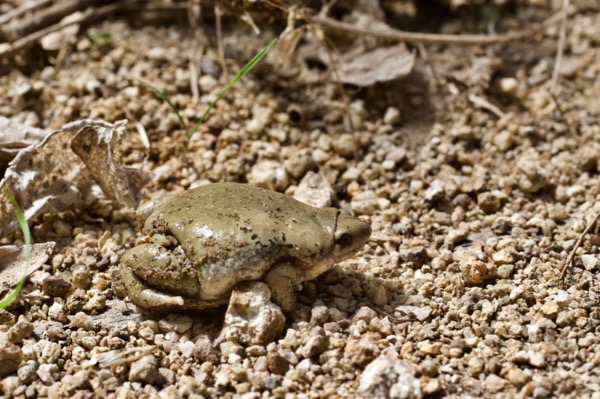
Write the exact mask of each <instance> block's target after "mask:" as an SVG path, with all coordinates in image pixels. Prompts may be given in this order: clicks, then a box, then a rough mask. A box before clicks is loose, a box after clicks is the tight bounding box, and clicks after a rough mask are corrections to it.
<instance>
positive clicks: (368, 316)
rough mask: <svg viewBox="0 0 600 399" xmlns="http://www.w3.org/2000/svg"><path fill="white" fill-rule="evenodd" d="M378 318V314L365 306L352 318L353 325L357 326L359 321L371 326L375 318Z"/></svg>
mask: <svg viewBox="0 0 600 399" xmlns="http://www.w3.org/2000/svg"><path fill="white" fill-rule="evenodd" d="M375 317H377V312H375V311H374V310H373V309H371V308H370V307H368V306H363V307H361V308H360V309H358V310H357V311H356V313H355V314H354V316H353V317H352V324H356V323H357V322H358V321H359V320H363V321H364V322H365V323H367V324H369V323H370V322H371V320H372V319H373V318H375Z"/></svg>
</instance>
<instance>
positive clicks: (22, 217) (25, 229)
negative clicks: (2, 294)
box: [0, 189, 31, 309]
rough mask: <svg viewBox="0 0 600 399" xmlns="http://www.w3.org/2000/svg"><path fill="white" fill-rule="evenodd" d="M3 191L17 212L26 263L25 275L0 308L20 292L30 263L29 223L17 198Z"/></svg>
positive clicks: (8, 303) (4, 307)
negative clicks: (23, 241)
mask: <svg viewBox="0 0 600 399" xmlns="http://www.w3.org/2000/svg"><path fill="white" fill-rule="evenodd" d="M5 192H6V195H7V196H8V199H9V200H10V202H12V204H13V206H14V207H15V213H16V214H17V219H18V220H19V225H20V226H21V230H22V231H23V238H24V239H25V265H26V268H25V275H24V276H23V277H22V278H21V281H19V284H17V286H16V287H15V289H14V290H13V291H12V292H11V293H10V295H9V296H8V297H7V298H6V299H5V300H3V301H2V302H0V309H6V308H7V307H8V306H9V305H10V304H11V303H12V302H13V301H14V300H15V298H16V297H17V296H18V295H19V293H20V292H21V289H22V288H23V286H24V285H25V281H26V280H27V271H28V270H29V266H30V264H31V232H30V231H29V225H27V219H25V215H24V214H23V211H22V210H21V207H20V206H19V204H18V203H17V200H15V197H14V196H13V195H12V193H11V192H10V191H9V190H8V189H5Z"/></svg>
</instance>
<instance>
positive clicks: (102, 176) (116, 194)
mask: <svg viewBox="0 0 600 399" xmlns="http://www.w3.org/2000/svg"><path fill="white" fill-rule="evenodd" d="M126 123H127V121H125V120H123V121H118V122H116V123H114V124H111V123H108V122H104V121H99V120H81V121H76V122H72V123H69V124H67V125H65V126H64V127H63V129H61V130H57V131H54V132H52V133H49V134H48V135H47V136H46V138H45V139H44V140H43V141H42V142H41V143H39V144H38V145H35V146H31V147H28V148H26V149H24V150H23V151H21V152H20V153H19V154H18V155H17V157H16V158H15V159H14V160H13V161H12V162H11V163H10V164H9V168H8V169H7V170H6V174H5V177H4V179H3V180H2V181H1V182H0V236H5V235H7V234H10V233H12V232H14V231H15V230H16V229H17V228H18V221H17V218H16V215H15V212H14V210H13V207H12V204H11V203H10V201H9V200H8V197H7V196H6V193H5V189H9V190H10V191H11V192H12V193H13V195H14V196H15V199H16V200H17V202H18V203H19V205H20V206H21V208H22V209H23V211H24V213H25V216H26V218H27V219H28V220H29V219H31V218H32V217H34V216H35V215H38V214H40V213H42V212H49V211H53V212H57V211H58V212H60V211H64V210H66V209H73V208H81V207H83V206H85V205H86V204H89V203H91V202H92V201H93V200H94V199H95V197H94V195H93V192H92V186H93V185H94V184H98V185H99V186H100V187H101V188H102V190H103V191H104V194H105V195H106V196H107V197H109V198H110V199H112V200H113V201H115V202H117V203H118V204H120V205H122V206H129V207H135V206H137V204H138V203H139V201H140V200H141V193H140V191H139V189H140V187H141V185H142V184H143V183H144V180H145V179H144V175H143V172H141V171H137V174H136V173H133V172H132V170H131V169H128V168H125V167H124V166H123V165H122V164H121V162H120V161H121V160H120V158H119V157H118V155H117V154H118V153H119V152H118V148H119V146H120V143H121V136H122V134H123V131H124V130H125V125H126ZM86 165H87V167H86Z"/></svg>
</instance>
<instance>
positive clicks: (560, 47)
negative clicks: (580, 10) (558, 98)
mask: <svg viewBox="0 0 600 399" xmlns="http://www.w3.org/2000/svg"><path fill="white" fill-rule="evenodd" d="M569 2H570V1H569V0H563V6H562V9H563V10H567V9H568V7H569ZM566 32H567V13H564V15H563V16H562V18H561V21H560V33H559V36H558V43H557V45H556V58H555V61H554V70H553V71H552V81H551V83H550V92H551V93H552V94H556V86H557V83H558V75H559V73H560V64H561V62H562V57H563V54H564V51H565V37H566Z"/></svg>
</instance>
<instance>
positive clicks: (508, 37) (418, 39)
mask: <svg viewBox="0 0 600 399" xmlns="http://www.w3.org/2000/svg"><path fill="white" fill-rule="evenodd" d="M566 12H567V10H566V9H564V8H561V9H560V10H559V11H557V12H556V13H554V14H552V15H551V16H550V17H548V18H547V19H546V20H544V21H543V22H542V23H540V24H537V25H535V26H533V27H532V28H531V29H526V30H521V31H516V32H509V33H503V34H499V35H495V36H490V35H448V34H436V33H418V32H406V31H401V30H396V29H391V28H390V29H365V28H359V27H356V26H354V25H352V24H349V23H346V22H341V21H337V20H335V19H332V18H329V17H325V16H321V15H315V16H304V18H305V19H306V20H307V21H310V22H312V23H315V24H317V25H320V26H321V27H323V28H326V29H332V30H337V31H341V32H348V33H354V34H358V35H366V36H375V37H378V38H381V39H389V40H395V41H402V42H408V43H423V44H496V43H506V42H511V41H515V40H519V39H523V38H527V37H530V36H531V35H532V34H533V33H535V32H538V31H540V30H542V29H544V28H546V27H548V26H550V25H554V24H555V23H557V22H558V21H559V20H561V18H563V14H566Z"/></svg>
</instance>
